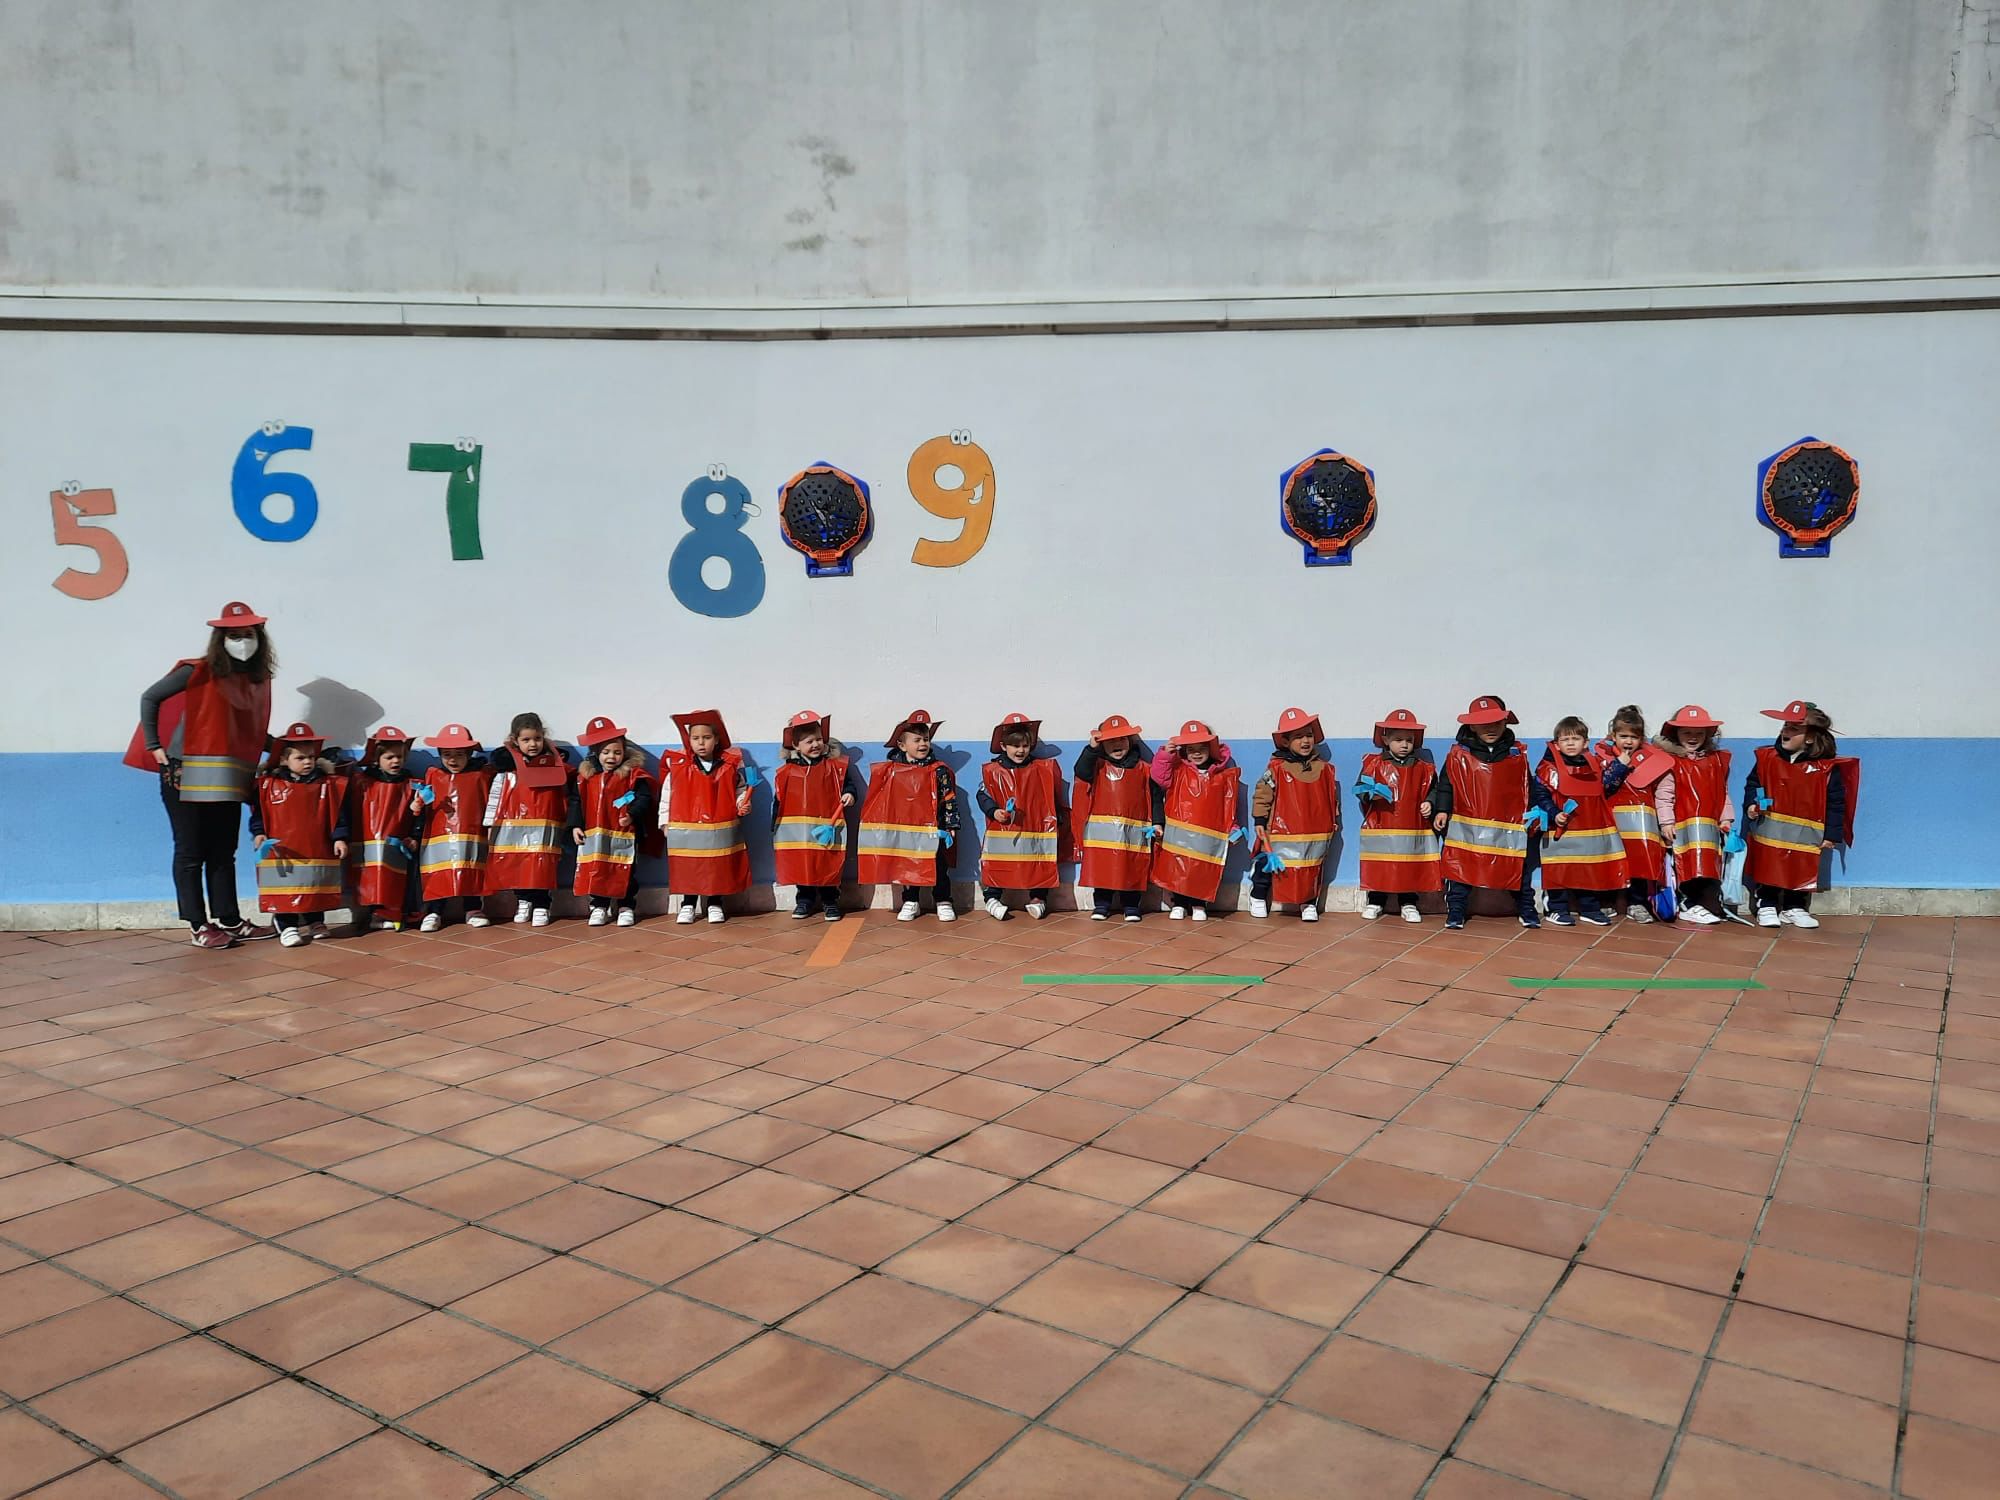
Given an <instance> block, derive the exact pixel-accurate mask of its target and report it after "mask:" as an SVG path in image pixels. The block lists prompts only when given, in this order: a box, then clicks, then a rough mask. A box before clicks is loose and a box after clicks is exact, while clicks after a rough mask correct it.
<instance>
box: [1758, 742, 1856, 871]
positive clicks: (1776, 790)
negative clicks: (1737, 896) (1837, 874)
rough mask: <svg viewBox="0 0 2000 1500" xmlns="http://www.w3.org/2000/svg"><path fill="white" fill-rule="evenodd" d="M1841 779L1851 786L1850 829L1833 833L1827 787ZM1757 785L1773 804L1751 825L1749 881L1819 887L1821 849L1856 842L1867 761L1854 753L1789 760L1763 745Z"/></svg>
mask: <svg viewBox="0 0 2000 1500" xmlns="http://www.w3.org/2000/svg"><path fill="white" fill-rule="evenodd" d="M1835 776H1838V777H1840V778H1841V780H1842V781H1843V782H1844V783H1845V784H1846V790H1847V819H1846V822H1845V825H1844V826H1842V827H1840V828H1836V829H1833V830H1831V831H1828V829H1827V826H1826V784H1827V782H1828V780H1829V779H1830V778H1832V777H1835ZM1757 783H1758V785H1759V786H1761V787H1763V788H1764V790H1765V792H1767V793H1768V794H1769V795H1770V798H1771V806H1770V808H1769V809H1768V810H1767V811H1766V812H1765V813H1764V815H1763V816H1762V817H1761V818H1759V819H1757V821H1756V822H1754V823H1750V822H1746V823H1745V824H1744V827H1745V828H1746V829H1747V830H1748V835H1747V838H1746V839H1745V842H1746V843H1747V844H1748V845H1749V854H1748V857H1747V858H1746V859H1745V860H1744V867H1743V878H1744V879H1745V880H1746V881H1748V882H1750V883H1752V884H1755V885H1770V886H1776V887H1778V889H1780V890H1786V891H1814V890H1818V889H1819V866H1820V854H1821V849H1820V845H1821V844H1823V843H1824V842H1826V841H1827V840H1828V839H1831V840H1832V841H1833V842H1834V843H1836V844H1851V843H1853V842H1854V804H1855V803H1856V802H1858V801H1859V800H1860V799H1861V762H1860V761H1858V760H1856V759H1854V758H1853V757H1852V756H1849V755H1838V756H1834V757H1832V758H1830V759H1827V760H1799V761H1791V760H1786V759H1785V757H1784V756H1783V755H1782V754H1780V753H1779V751H1778V750H1777V748H1776V747H1775V746H1772V745H1759V746H1758V747H1757Z"/></svg>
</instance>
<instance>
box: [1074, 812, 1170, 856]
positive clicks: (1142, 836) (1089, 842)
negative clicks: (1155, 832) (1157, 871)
mask: <svg viewBox="0 0 2000 1500" xmlns="http://www.w3.org/2000/svg"><path fill="white" fill-rule="evenodd" d="M1152 826H1153V825H1152V824H1150V823H1142V822H1140V821H1139V820H1138V819H1137V818H1088V819H1086V820H1085V821H1084V825H1083V842H1084V845H1085V847H1086V848H1091V849H1130V850H1133V851H1135V852H1140V851H1143V850H1144V849H1145V847H1146V830H1147V829H1148V828H1150V827H1152Z"/></svg>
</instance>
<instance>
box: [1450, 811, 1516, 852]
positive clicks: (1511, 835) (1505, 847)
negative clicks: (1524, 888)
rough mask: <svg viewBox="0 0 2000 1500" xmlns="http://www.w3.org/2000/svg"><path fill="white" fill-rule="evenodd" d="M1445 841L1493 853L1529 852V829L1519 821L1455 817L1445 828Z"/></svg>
mask: <svg viewBox="0 0 2000 1500" xmlns="http://www.w3.org/2000/svg"><path fill="white" fill-rule="evenodd" d="M1444 841H1445V842H1446V843H1447V844H1457V845H1458V846H1459V847H1460V848H1464V849H1473V850H1481V851H1486V852H1490V853H1493V854H1526V853H1527V852H1528V830H1527V829H1525V828H1523V827H1521V825H1520V824H1518V823H1495V822H1493V821H1491V820H1490V819H1487V818H1458V817H1454V818H1453V819H1452V820H1451V822H1450V824H1449V825H1448V826H1447V827H1446V828H1445V831H1444Z"/></svg>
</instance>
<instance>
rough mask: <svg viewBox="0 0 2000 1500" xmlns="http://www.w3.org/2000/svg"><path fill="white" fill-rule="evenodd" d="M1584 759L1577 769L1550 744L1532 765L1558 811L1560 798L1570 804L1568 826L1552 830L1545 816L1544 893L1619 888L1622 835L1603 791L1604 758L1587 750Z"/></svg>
mask: <svg viewBox="0 0 2000 1500" xmlns="http://www.w3.org/2000/svg"><path fill="white" fill-rule="evenodd" d="M1584 759H1585V760H1586V761H1587V762H1588V763H1589V764H1588V765H1587V766H1586V767H1585V769H1583V770H1582V771H1578V770H1577V768H1576V767H1574V766H1572V765H1571V764H1569V762H1568V761H1566V760H1564V759H1563V758H1562V752H1561V751H1559V750H1557V749H1555V747H1554V746H1550V748H1549V750H1548V751H1547V753H1545V754H1544V755H1543V756H1542V763H1541V765H1540V766H1539V767H1537V768H1536V774H1537V775H1539V776H1540V777H1541V779H1542V785H1543V786H1545V787H1547V788H1548V789H1549V795H1550V796H1552V797H1554V798H1555V800H1556V808H1557V810H1558V811H1560V810H1561V808H1562V806H1563V804H1564V803H1565V802H1571V801H1573V802H1575V803H1576V811H1574V812H1572V813H1571V814H1570V815H1569V826H1568V827H1566V828H1562V829H1558V828H1556V826H1555V820H1554V819H1553V818H1551V819H1550V820H1549V835H1548V837H1546V838H1544V839H1543V840H1542V889H1543V890H1545V891H1622V890H1623V889H1625V884H1626V880H1627V876H1626V874H1625V839H1624V836H1623V835H1622V834H1621V833H1620V832H1619V830H1618V822H1617V819H1616V818H1614V817H1613V816H1612V813H1611V803H1610V801H1609V800H1608V799H1606V797H1605V795H1604V762H1603V761H1601V760H1600V759H1598V757H1597V756H1596V755H1595V754H1593V753H1591V752H1589V751H1586V752H1584Z"/></svg>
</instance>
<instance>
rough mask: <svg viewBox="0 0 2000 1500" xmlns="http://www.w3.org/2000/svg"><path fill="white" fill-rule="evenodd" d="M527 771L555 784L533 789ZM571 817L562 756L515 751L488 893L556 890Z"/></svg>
mask: <svg viewBox="0 0 2000 1500" xmlns="http://www.w3.org/2000/svg"><path fill="white" fill-rule="evenodd" d="M524 767H525V768H526V769H527V770H528V771H530V772H532V773H535V775H536V777H537V779H538V780H540V779H546V780H548V781H550V782H551V783H552V784H551V785H548V786H529V785H528V784H527V783H526V782H525V781H523V780H522V779H521V772H522V770H523V768H524ZM558 777H559V778H560V779H557V778H558ZM568 813H569V767H568V765H567V764H566V763H565V762H564V761H563V759H562V757H561V756H560V755H559V754H557V753H556V752H555V751H553V750H544V751H543V752H542V753H541V754H540V755H537V756H535V757H534V759H532V760H524V758H523V757H522V756H521V755H520V754H518V753H516V755H515V756H514V774H513V775H511V776H509V777H508V778H507V789H506V790H505V791H504V792H502V793H501V794H500V812H499V816H498V817H497V818H496V819H495V821H494V824H493V836H492V840H491V847H490V848H489V849H488V851H487V855H486V894H487V895H489V896H493V895H500V894H504V893H506V892H509V891H552V890H554V889H555V888H556V871H557V868H558V866H559V865H560V864H561V862H562V831H563V825H564V823H565V821H566V820H567V817H568Z"/></svg>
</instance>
